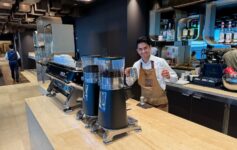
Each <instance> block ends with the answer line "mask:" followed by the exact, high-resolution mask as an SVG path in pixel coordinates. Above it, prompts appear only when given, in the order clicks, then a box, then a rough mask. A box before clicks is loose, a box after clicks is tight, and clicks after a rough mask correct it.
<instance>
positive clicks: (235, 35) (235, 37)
mask: <svg viewBox="0 0 237 150" xmlns="http://www.w3.org/2000/svg"><path fill="white" fill-rule="evenodd" d="M233 32H234V33H233V43H234V44H237V20H236V21H235V28H234V31H233Z"/></svg>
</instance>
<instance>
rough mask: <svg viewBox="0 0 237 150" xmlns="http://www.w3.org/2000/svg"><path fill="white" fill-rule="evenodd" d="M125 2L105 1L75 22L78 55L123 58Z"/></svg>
mask: <svg viewBox="0 0 237 150" xmlns="http://www.w3.org/2000/svg"><path fill="white" fill-rule="evenodd" d="M126 36H127V14H126V1H123V0H122V1H121V0H113V1H111V0H107V1H106V2H105V3H103V4H100V5H98V6H96V7H94V9H92V10H91V11H90V12H89V13H88V14H87V15H86V16H84V17H80V18H78V19H77V20H76V42H77V43H76V45H77V50H79V52H80V55H93V54H100V55H110V56H123V54H124V53H125V52H126V50H127V49H126V47H127V38H126Z"/></svg>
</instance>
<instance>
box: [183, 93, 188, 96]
mask: <svg viewBox="0 0 237 150" xmlns="http://www.w3.org/2000/svg"><path fill="white" fill-rule="evenodd" d="M182 95H183V96H190V94H187V93H182Z"/></svg>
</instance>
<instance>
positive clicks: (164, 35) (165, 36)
mask: <svg viewBox="0 0 237 150" xmlns="http://www.w3.org/2000/svg"><path fill="white" fill-rule="evenodd" d="M162 36H163V40H166V39H167V25H165V26H164V30H163V33H162Z"/></svg>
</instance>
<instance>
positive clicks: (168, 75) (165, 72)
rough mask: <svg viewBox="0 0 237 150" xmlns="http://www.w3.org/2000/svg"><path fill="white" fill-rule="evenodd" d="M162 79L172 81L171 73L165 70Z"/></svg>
mask: <svg viewBox="0 0 237 150" xmlns="http://www.w3.org/2000/svg"><path fill="white" fill-rule="evenodd" d="M161 75H162V77H164V78H166V79H170V73H169V71H168V70H166V69H164V70H162V73H161Z"/></svg>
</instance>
